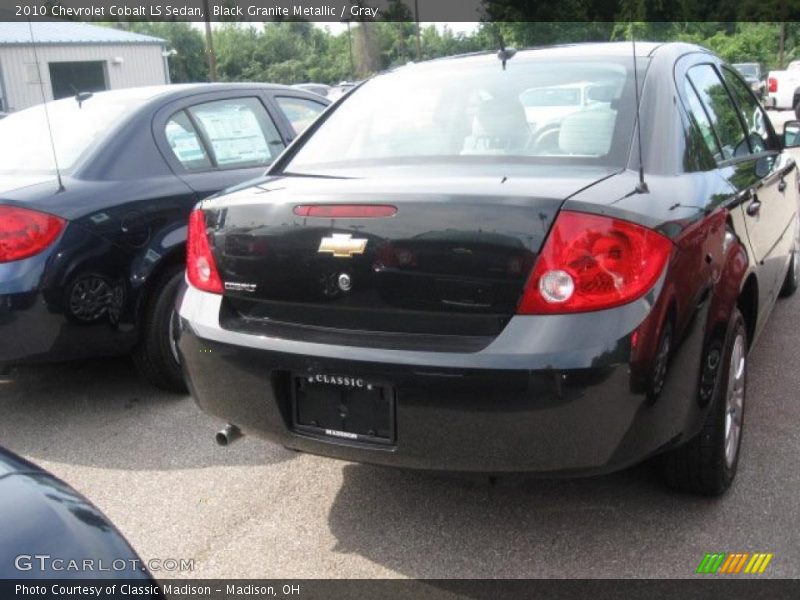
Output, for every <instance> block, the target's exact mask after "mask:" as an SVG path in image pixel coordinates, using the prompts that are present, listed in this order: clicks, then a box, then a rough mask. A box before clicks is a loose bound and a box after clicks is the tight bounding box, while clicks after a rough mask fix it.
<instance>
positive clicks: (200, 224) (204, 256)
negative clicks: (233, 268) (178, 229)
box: [186, 209, 222, 294]
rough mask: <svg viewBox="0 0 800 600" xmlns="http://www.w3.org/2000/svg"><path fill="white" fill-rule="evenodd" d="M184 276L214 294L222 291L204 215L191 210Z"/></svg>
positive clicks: (200, 288) (198, 211) (199, 287)
mask: <svg viewBox="0 0 800 600" xmlns="http://www.w3.org/2000/svg"><path fill="white" fill-rule="evenodd" d="M186 276H187V278H188V279H189V283H191V284H192V285H193V286H194V287H196V288H197V289H199V290H203V291H205V292H212V293H214V294H221V293H222V279H220V277H219V272H218V271H217V264H216V262H215V261H214V255H213V254H211V246H209V244H208V232H207V231H206V215H205V213H204V212H203V211H202V210H200V209H197V210H193V211H192V214H190V215H189V233H188V237H187V240H186Z"/></svg>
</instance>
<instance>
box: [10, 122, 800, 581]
mask: <svg viewBox="0 0 800 600" xmlns="http://www.w3.org/2000/svg"><path fill="white" fill-rule="evenodd" d="M773 115H775V113H773ZM776 117H777V118H778V119H781V120H785V119H786V118H788V117H789V114H788V113H781V114H779V115H777V116H776ZM799 322H800V295H798V296H796V297H795V298H793V299H791V300H784V301H781V302H779V303H778V305H777V307H776V310H775V312H774V313H773V315H772V317H771V320H770V322H769V324H768V326H767V328H766V330H765V332H764V334H763V336H762V338H761V339H760V341H759V342H758V345H757V346H756V348H755V349H754V350H753V353H752V355H751V362H750V380H749V396H748V404H747V413H746V428H745V432H744V439H743V449H742V452H743V454H742V462H741V464H740V468H739V476H738V478H737V481H736V483H735V485H734V487H733V488H732V489H731V490H730V492H729V493H728V494H727V495H726V496H724V497H723V498H720V499H699V498H694V497H690V496H680V495H676V494H674V493H672V492H670V491H669V490H667V489H665V488H664V487H663V486H662V485H661V484H660V481H659V479H658V478H657V477H656V476H655V474H654V473H653V471H652V469H651V468H650V467H649V466H648V465H643V466H639V467H636V468H634V469H630V470H628V471H624V472H622V473H617V474H615V475H611V476H607V477H601V478H594V479H581V480H529V479H524V478H510V479H501V480H500V481H499V482H498V483H497V484H495V485H490V484H489V483H488V482H487V481H485V480H483V479H478V478H468V477H457V476H448V475H434V474H426V473H415V472H408V471H399V470H391V469H386V468H378V467H372V466H364V465H355V464H349V463H343V462H337V461H333V460H329V459H324V458H318V457H314V456H309V455H303V454H296V453H294V452H290V451H288V450H285V449H284V448H282V447H280V446H276V445H272V444H269V443H266V442H262V441H260V440H256V439H249V438H245V439H244V440H242V441H241V442H238V443H237V444H234V445H233V446H231V447H229V448H219V447H217V446H216V445H215V444H214V442H213V433H214V432H215V431H216V429H217V428H218V427H219V426H220V425H221V424H220V423H218V422H216V421H214V420H213V419H211V418H209V417H206V416H205V415H203V414H202V413H200V411H199V410H198V409H197V408H196V407H195V405H194V403H193V401H192V400H191V399H190V398H189V397H179V396H173V395H169V394H164V393H160V392H157V391H155V390H153V389H152V388H150V387H148V386H147V385H146V384H144V383H142V382H140V381H139V380H138V379H137V378H136V376H135V375H134V373H133V371H132V366H131V364H130V362H129V361H128V360H127V359H114V360H101V361H93V362H83V363H76V364H65V365H48V366H30V367H20V368H18V369H16V370H15V371H12V373H10V374H7V375H5V376H3V377H0V444H2V445H4V446H7V447H8V448H10V449H11V450H14V451H16V452H18V453H20V454H22V455H23V456H25V457H27V458H29V459H31V460H33V461H35V462H37V463H39V464H41V465H42V466H43V467H45V468H47V469H49V470H51V471H52V472H53V473H55V474H56V475H58V476H59V477H61V478H63V479H64V480H66V481H68V482H69V483H71V484H72V485H73V486H74V487H76V488H77V489H78V490H80V491H81V492H83V493H84V494H85V495H87V496H88V497H89V498H90V499H91V500H92V501H94V502H95V503H96V504H97V505H98V506H99V507H100V508H101V509H102V510H103V511H104V512H105V513H106V514H107V515H108V516H109V517H110V518H111V519H112V520H113V521H114V522H115V523H116V524H117V526H118V527H119V528H120V529H121V530H122V532H123V533H124V534H125V535H126V536H127V537H128V539H129V540H130V541H131V543H132V544H133V546H134V547H135V548H136V550H137V551H138V552H139V553H140V554H141V555H142V557H143V558H145V559H151V558H159V559H165V558H187V559H194V561H195V570H194V571H193V572H188V571H187V572H183V573H156V575H157V576H162V577H164V576H175V575H178V576H187V577H190V576H193V577H275V578H285V577H420V578H422V577H426V578H436V577H691V576H692V575H693V574H694V571H695V569H696V567H697V565H698V564H699V562H700V560H701V559H702V557H703V555H704V554H705V553H706V552H713V551H725V552H756V551H760V552H772V553H774V558H773V560H772V562H771V563H770V565H769V568H768V570H767V571H766V573H765V574H764V575H761V577H769V576H771V577H798V576H800V529H799V528H798V527H797V525H796V524H797V523H798V520H799V518H800V503H798V501H797V499H798V497H800V469H798V468H797V465H798V458H799V457H800V435H798V434H797V432H798V430H800V397H799V396H800V394H798V373H800V352H798V340H800V332H798V326H797V324H798V323H799ZM25 551H27V552H31V553H32V552H35V548H28V549H25V548H20V552H25Z"/></svg>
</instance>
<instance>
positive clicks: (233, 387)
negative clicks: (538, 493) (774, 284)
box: [179, 288, 703, 474]
mask: <svg viewBox="0 0 800 600" xmlns="http://www.w3.org/2000/svg"><path fill="white" fill-rule="evenodd" d="M179 307H180V315H181V336H180V341H179V349H180V352H181V356H182V361H183V365H184V368H185V370H186V374H187V376H188V379H189V382H190V387H191V388H192V392H193V395H194V397H195V399H196V400H197V402H198V404H199V405H200V407H201V408H202V409H204V410H205V411H206V412H208V413H211V414H213V415H216V416H217V417H219V418H221V419H223V420H226V421H228V422H231V423H234V424H236V425H238V426H239V427H241V428H242V429H243V430H244V431H245V432H247V433H250V434H254V435H257V436H261V437H264V438H267V439H270V440H273V441H275V442H277V443H280V444H283V445H285V446H288V447H290V448H295V449H298V450H302V451H306V452H310V453H314V454H320V455H325V456H330V457H334V458H339V459H344V460H349V461H356V462H367V463H376V464H383V465H393V466H401V467H408V468H419V469H436V470H452V471H477V472H498V473H499V472H515V471H516V472H531V473H533V472H539V473H548V474H587V473H599V472H605V471H611V470H615V469H619V468H622V467H625V466H628V465H630V464H632V463H635V462H638V461H640V460H642V459H643V458H645V457H647V456H649V455H652V454H653V453H655V452H657V451H658V450H659V449H662V448H664V447H666V446H668V445H670V444H674V443H677V442H679V441H680V440H682V439H684V438H685V437H686V436H688V435H691V434H693V433H694V432H695V431H696V430H697V429H698V428H699V424H700V423H701V419H702V416H703V415H702V411H701V409H700V408H699V407H698V406H697V402H696V395H695V389H696V382H697V375H698V373H697V369H698V367H699V364H700V349H701V346H702V333H701V329H702V326H701V324H700V323H698V322H697V321H696V320H695V321H694V324H693V325H692V328H691V329H690V330H689V331H687V336H686V337H685V339H684V342H683V343H682V344H681V346H680V348H679V349H678V351H677V352H676V355H675V359H674V360H673V368H672V369H670V371H669V373H668V376H667V381H666V383H665V387H664V390H663V392H662V394H661V395H660V396H659V398H658V399H657V400H656V401H655V402H652V401H650V400H648V398H647V395H646V392H645V390H644V389H643V387H642V386H641V385H640V377H639V375H640V373H639V372H640V370H641V369H640V367H638V366H636V364H635V361H632V360H631V356H632V355H633V352H632V347H631V341H632V334H633V332H635V331H642V327H643V326H645V325H647V320H648V315H649V314H651V313H652V310H651V309H652V304H651V299H648V298H643V299H641V300H640V301H638V302H635V303H633V304H630V305H627V306H625V307H622V308H619V309H613V310H609V311H606V312H605V314H603V315H598V313H594V314H591V315H589V314H587V315H571V316H569V317H561V316H548V317H537V316H526V317H514V318H513V319H512V320H511V321H510V323H509V324H508V326H507V327H506V328H505V329H504V331H503V332H502V333H501V335H500V336H498V337H497V338H496V339H495V340H494V341H493V342H492V343H491V344H490V345H489V346H488V347H486V348H484V349H483V350H481V351H478V352H472V353H456V352H418V351H403V350H392V349H375V348H370V349H365V348H358V347H351V346H341V345H327V344H318V343H313V342H307V341H299V340H288V339H278V338H274V337H266V336H256V335H252V334H245V333H240V332H235V331H229V330H225V329H223V328H221V327H220V326H219V320H218V315H219V309H220V296H216V295H213V294H206V293H203V292H200V291H198V290H196V289H194V288H188V289H187V290H185V292H184V293H183V295H182V296H179ZM318 373H324V374H339V375H350V376H357V377H361V378H364V379H365V380H367V381H370V380H372V381H382V382H391V384H392V385H393V386H394V388H395V391H396V412H395V421H396V427H397V442H396V444H395V445H393V446H391V447H380V446H375V445H368V444H360V443H357V442H352V441H348V440H341V439H334V438H329V437H325V436H315V435H312V434H305V433H303V434H301V433H298V432H295V431H293V430H292V428H291V378H292V375H305V376H308V375H311V374H318Z"/></svg>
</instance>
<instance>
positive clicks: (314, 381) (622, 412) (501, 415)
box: [179, 43, 800, 494]
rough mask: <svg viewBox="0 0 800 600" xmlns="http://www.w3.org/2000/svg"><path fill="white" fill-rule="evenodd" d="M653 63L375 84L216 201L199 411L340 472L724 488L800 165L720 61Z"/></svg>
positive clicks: (794, 242) (187, 341) (553, 63)
mask: <svg viewBox="0 0 800 600" xmlns="http://www.w3.org/2000/svg"><path fill="white" fill-rule="evenodd" d="M636 51H637V53H638V54H637V56H636V57H635V60H634V57H633V55H632V48H631V45H630V44H600V45H578V46H569V47H556V48H550V49H541V50H533V51H524V52H518V53H516V55H514V56H509V55H510V54H511V53H510V52H505V53H503V54H502V55H501V56H500V60H498V57H497V56H495V55H494V54H486V55H478V56H468V57H460V58H452V59H444V60H439V61H433V62H429V63H423V64H417V65H410V66H406V67H403V68H401V69H398V70H396V71H394V72H391V73H387V74H384V75H380V76H378V77H375V78H373V79H372V80H370V81H368V82H367V83H365V84H364V85H362V86H361V87H359V88H358V89H356V90H355V91H354V92H352V93H351V95H350V96H349V97H348V98H346V99H345V100H344V101H343V102H341V103H340V104H339V105H337V106H336V107H335V108H333V109H332V110H329V111H328V112H327V113H325V114H324V115H323V116H322V117H321V119H320V120H318V121H317V122H316V123H315V124H314V125H312V126H311V127H310V128H309V129H308V130H307V131H306V132H305V133H304V134H303V135H301V136H300V137H299V138H298V140H297V141H296V142H295V143H294V144H293V145H292V146H290V147H289V148H288V149H287V150H286V151H285V152H284V154H283V155H282V156H281V157H280V158H279V159H278V160H277V161H276V162H275V164H274V165H273V167H272V168H271V169H270V170H269V171H268V172H267V174H266V175H265V176H264V178H263V179H262V180H260V181H259V182H257V183H256V184H254V185H249V186H248V187H244V188H241V189H237V190H233V191H230V192H229V193H227V194H225V195H222V196H219V197H216V198H212V199H209V200H206V201H203V202H202V203H200V204H199V205H198V207H197V208H196V210H195V211H194V212H193V213H192V215H191V221H190V225H189V242H188V250H187V261H188V263H187V280H188V286H187V287H186V289H185V291H184V292H183V294H182V296H180V298H179V314H180V329H181V332H180V339H179V349H180V353H181V357H182V361H181V364H182V365H183V366H184V369H185V372H186V375H187V377H188V379H189V382H190V387H191V389H192V391H193V393H194V396H195V398H196V400H197V402H198V404H199V405H200V406H201V407H202V408H203V409H204V410H206V411H208V412H209V413H211V414H214V415H217V416H218V417H220V418H222V419H225V420H226V421H228V422H229V423H231V424H234V425H235V426H238V427H240V428H241V429H242V430H244V431H245V432H247V433H252V434H256V435H260V436H263V437H265V438H267V439H271V440H274V441H276V442H278V443H281V444H283V445H285V446H287V447H290V448H294V449H298V450H303V451H306V452H312V453H316V454H321V455H326V456H331V457H336V458H341V459H346V460H353V461H361V462H370V463H378V464H384V465H397V466H402V467H410V468H424V469H446V470H462V471H480V472H493V473H502V472H510V471H525V472H537V473H545V474H590V473H601V472H607V471H611V470H614V469H619V468H623V467H625V466H627V465H630V464H633V463H636V462H638V461H641V460H643V459H645V458H647V457H650V456H655V455H661V460H660V462H661V464H662V465H663V468H664V471H665V474H666V478H667V481H668V482H669V483H670V484H671V485H673V486H674V487H676V488H678V489H683V490H688V491H693V492H696V493H703V494H718V493H721V492H723V491H724V490H725V489H727V488H728V487H729V485H730V484H731V481H732V480H733V477H734V475H735V472H736V468H737V463H738V460H739V447H740V442H741V439H742V427H743V414H744V407H745V390H746V380H747V354H748V350H749V349H750V347H751V346H752V344H753V342H754V341H755V340H756V338H757V337H758V335H759V334H760V332H761V331H762V329H763V327H764V323H765V321H766V319H767V317H768V315H769V314H770V311H771V309H772V307H773V305H774V302H775V300H776V298H777V297H778V295H779V294H784V295H788V294H791V293H792V292H794V291H795V289H796V288H797V281H798V275H799V272H800V259H799V258H798V249H799V248H800V246H799V245H798V217H797V197H798V180H797V169H796V167H795V163H794V161H793V160H792V159H791V158H790V157H789V156H788V155H787V154H786V152H785V151H784V141H783V140H782V139H780V138H779V137H778V136H777V135H776V134H775V132H774V131H773V129H772V126H771V125H770V122H769V120H768V119H767V116H766V115H765V113H764V111H763V109H762V108H761V106H760V105H759V104H758V101H757V100H756V98H755V97H754V96H753V94H752V92H751V90H750V89H749V88H748V86H747V84H746V83H745V82H744V81H743V80H742V79H741V77H740V76H739V75H738V74H737V73H736V72H735V71H734V70H732V69H730V68H729V67H728V66H727V65H725V64H723V63H722V62H721V61H720V60H719V59H718V58H717V57H715V56H714V55H712V54H710V53H709V52H707V51H705V50H704V49H702V48H699V47H696V46H689V45H686V44H665V45H658V44H644V43H641V44H637V45H636ZM634 65H635V66H634ZM637 109H638V110H637ZM637 114H638V120H637ZM638 123H640V124H641V127H640V128H638V127H637V124H638ZM798 125H799V124H796V123H795V124H791V125H790V127H792V128H793V131H795V130H796V129H797V126H798ZM235 431H236V429H229V430H228V433H233V432H235ZM222 438H223V440H224V439H225V435H224V434H223V435H222Z"/></svg>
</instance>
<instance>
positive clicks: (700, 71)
mask: <svg viewBox="0 0 800 600" xmlns="http://www.w3.org/2000/svg"><path fill="white" fill-rule="evenodd" d="M687 76H688V78H689V80H690V81H691V83H692V85H693V86H694V89H695V91H696V92H697V95H698V96H699V98H700V101H701V102H702V103H703V106H704V107H705V109H706V113H707V114H708V118H709V120H710V121H711V126H712V127H713V129H714V132H715V133H716V134H717V139H718V140H719V145H720V150H721V154H722V160H728V159H731V158H736V157H738V156H747V155H748V154H749V153H750V146H749V145H748V142H747V136H746V135H745V131H744V129H743V128H742V122H741V120H740V118H739V113H738V111H737V108H736V105H734V103H733V100H731V97H730V95H729V94H728V90H727V88H726V87H725V84H723V83H722V79H720V77H719V75H718V74H717V71H716V69H714V67H713V66H711V65H697V66H694V67H692V68H691V69H689V71H688V73H687Z"/></svg>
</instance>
